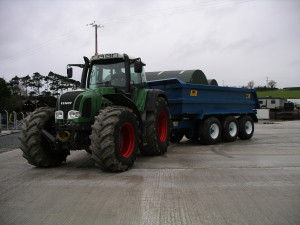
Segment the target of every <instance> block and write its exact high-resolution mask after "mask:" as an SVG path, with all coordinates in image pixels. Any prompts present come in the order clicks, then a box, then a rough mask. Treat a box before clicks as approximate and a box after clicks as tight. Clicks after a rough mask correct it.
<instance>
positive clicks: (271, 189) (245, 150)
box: [0, 121, 300, 225]
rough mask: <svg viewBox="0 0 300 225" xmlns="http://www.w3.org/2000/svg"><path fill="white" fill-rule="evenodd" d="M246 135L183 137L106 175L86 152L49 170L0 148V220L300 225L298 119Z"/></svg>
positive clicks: (14, 224)
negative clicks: (219, 139) (223, 139)
mask: <svg viewBox="0 0 300 225" xmlns="http://www.w3.org/2000/svg"><path fill="white" fill-rule="evenodd" d="M255 125H256V127H255V134H254V136H253V138H252V139H251V140H248V141H242V140H237V141H235V142H233V143H222V144H217V145H215V146H204V145H201V144H198V143H196V142H190V141H188V140H187V139H184V140H182V141H181V142H180V143H178V144H171V145H170V147H169V149H168V153H167V154H166V155H164V156H157V157H143V156H141V155H139V157H138V158H137V160H136V162H135V165H134V167H133V168H132V169H130V170H129V171H127V172H124V173H106V172H102V171H101V170H99V169H98V168H95V167H94V166H93V162H92V160H91V158H90V155H89V154H88V153H86V152H85V151H77V152H72V153H71V156H69V157H68V158H67V162H66V163H64V164H63V165H62V166H59V167H57V168H51V169H39V168H35V167H33V166H31V165H29V164H28V163H27V162H26V160H25V159H24V158H23V157H22V153H21V151H20V150H19V149H17V150H13V151H9V152H4V153H2V154H0V193H1V196H0V212H1V213H0V224H1V225H20V224H28V225H35V224H39V225H41V224H45V225H46V224H47V225H48V224H49V225H53V224H57V225H67V224H70V225H77V224H78V225H79V224H80V225H83V224H84V225H86V224H94V225H96V224H97V225H99V224H101V225H102V224H103V225H110V224H111V225H118V224H120V225H131V224H132V225H143V224H145V225H151V224H152V225H160V224H163V225H164V224H166V225H171V224H176V225H177V224H179V225H181V224H182V225H183V224H186V225H191V224H194V225H201V224H209V225H214V224H220V225H224V224H228V225H232V224H236V225H243V224H249V225H250V224H251V225H256V224H261V225H268V224H270V225H271V224H272V225H274V224H278V225H284V224H294V225H296V224H300V121H287V122H275V123H274V124H263V123H259V124H255Z"/></svg>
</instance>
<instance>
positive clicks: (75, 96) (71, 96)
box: [56, 87, 116, 122]
mask: <svg viewBox="0 0 300 225" xmlns="http://www.w3.org/2000/svg"><path fill="white" fill-rule="evenodd" d="M113 93H116V90H115V88H113V87H105V88H97V89H89V88H87V89H78V90H75V91H70V92H67V93H64V94H62V95H61V96H60V98H59V99H58V101H57V105H56V111H62V112H63V119H64V120H72V121H74V122H91V121H93V119H94V116H95V115H96V113H98V112H97V111H98V109H101V108H103V107H105V106H107V105H111V102H110V101H109V100H107V99H105V98H104V97H103V95H104V94H113ZM71 110H73V111H74V112H80V115H81V116H80V117H78V118H75V119H74V118H68V114H69V111H71ZM61 119H62V118H61Z"/></svg>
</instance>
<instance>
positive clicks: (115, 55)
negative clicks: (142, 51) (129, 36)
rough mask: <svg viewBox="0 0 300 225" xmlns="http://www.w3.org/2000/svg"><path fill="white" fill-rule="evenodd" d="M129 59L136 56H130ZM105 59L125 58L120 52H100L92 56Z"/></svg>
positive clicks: (92, 58) (93, 58)
mask: <svg viewBox="0 0 300 225" xmlns="http://www.w3.org/2000/svg"><path fill="white" fill-rule="evenodd" d="M128 57H129V59H135V57H132V56H128ZM104 59H124V54H120V53H106V54H99V55H94V56H92V57H91V60H92V61H94V60H104Z"/></svg>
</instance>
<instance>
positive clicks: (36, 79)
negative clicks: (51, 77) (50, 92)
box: [29, 72, 44, 95]
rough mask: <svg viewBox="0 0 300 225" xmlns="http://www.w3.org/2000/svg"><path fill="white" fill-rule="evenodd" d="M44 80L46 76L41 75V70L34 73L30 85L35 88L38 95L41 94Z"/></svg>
mask: <svg viewBox="0 0 300 225" xmlns="http://www.w3.org/2000/svg"><path fill="white" fill-rule="evenodd" d="M43 80H44V76H43V75H41V74H40V73H39V72H35V73H33V76H32V79H31V80H30V83H29V86H30V87H32V88H33V90H34V91H35V92H36V93H37V95H39V94H40V88H41V87H43Z"/></svg>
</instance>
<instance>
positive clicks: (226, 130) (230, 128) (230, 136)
mask: <svg viewBox="0 0 300 225" xmlns="http://www.w3.org/2000/svg"><path fill="white" fill-rule="evenodd" d="M238 133H239V125H238V121H237V119H236V118H235V117H233V116H227V117H225V118H224V120H223V121H222V140H223V141H224V142H232V141H235V139H236V138H237V136H238Z"/></svg>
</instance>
